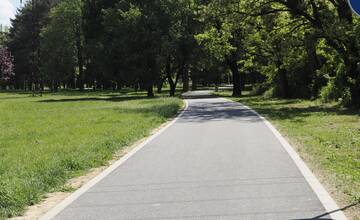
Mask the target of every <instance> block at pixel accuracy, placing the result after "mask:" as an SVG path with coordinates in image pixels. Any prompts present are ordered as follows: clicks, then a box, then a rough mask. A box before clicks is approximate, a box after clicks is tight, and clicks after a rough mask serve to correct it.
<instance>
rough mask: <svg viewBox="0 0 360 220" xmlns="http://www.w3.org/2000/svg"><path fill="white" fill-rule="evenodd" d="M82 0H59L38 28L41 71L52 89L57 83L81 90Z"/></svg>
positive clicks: (82, 65) (82, 78) (82, 87)
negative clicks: (45, 20)
mask: <svg viewBox="0 0 360 220" xmlns="http://www.w3.org/2000/svg"><path fill="white" fill-rule="evenodd" d="M81 23H82V1H81V0H63V1H62V2H60V3H59V4H58V5H57V6H55V7H54V8H53V9H52V10H51V11H50V15H49V22H48V24H47V25H46V26H45V27H44V28H43V29H42V33H41V36H42V41H41V42H42V47H41V49H42V51H43V53H42V55H43V56H42V60H43V62H42V72H43V73H44V75H45V76H46V77H47V80H48V81H49V82H48V83H49V84H50V85H51V89H52V90H57V88H58V87H59V84H60V82H64V81H65V82H66V84H68V85H70V87H72V88H80V89H81V90H82V89H84V70H83V69H84V58H83V33H82V25H81Z"/></svg>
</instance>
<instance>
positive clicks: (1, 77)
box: [0, 47, 14, 88]
mask: <svg viewBox="0 0 360 220" xmlns="http://www.w3.org/2000/svg"><path fill="white" fill-rule="evenodd" d="M13 75H14V65H13V58H12V56H11V54H10V52H9V50H8V49H7V48H5V47H0V88H1V87H2V86H4V85H6V84H7V83H8V82H9V80H10V79H11V77H12V76H13Z"/></svg>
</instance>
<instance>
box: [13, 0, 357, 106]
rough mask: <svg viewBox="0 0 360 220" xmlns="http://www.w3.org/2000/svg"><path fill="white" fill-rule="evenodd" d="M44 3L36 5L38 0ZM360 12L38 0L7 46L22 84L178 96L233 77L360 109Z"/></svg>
mask: <svg viewBox="0 0 360 220" xmlns="http://www.w3.org/2000/svg"><path fill="white" fill-rule="evenodd" d="M34 3H36V4H34ZM359 21H360V19H359V18H357V17H356V16H355V15H354V14H353V13H352V11H351V9H350V7H349V5H348V4H347V1H346V0H292V1H288V0H271V1H270V0H260V1H240V0H238V1H233V0H154V1H140V0H110V1H109V0H75V1H70V0H57V1H55V0H51V1H50V0H48V1H45V0H42V1H40V0H37V1H36V0H32V1H29V2H28V3H27V4H26V5H25V7H24V8H22V9H21V10H19V12H18V14H17V15H16V17H15V19H14V20H13V21H12V27H11V29H10V34H9V36H8V38H7V46H8V47H9V49H10V51H11V53H12V54H13V56H14V65H15V73H16V74H15V75H14V76H11V77H12V80H10V81H9V83H10V82H11V86H12V87H13V88H15V89H46V88H50V89H51V90H53V91H56V90H57V89H58V88H72V89H80V90H82V89H87V88H92V89H114V90H115V89H121V88H123V87H133V88H135V89H141V90H146V91H147V92H148V95H149V96H153V95H154V91H153V88H154V87H155V86H157V87H158V90H161V88H162V86H163V85H164V83H167V84H168V85H169V86H170V88H171V89H170V95H174V94H175V89H176V86H177V85H178V83H179V82H181V83H182V86H183V90H184V91H188V90H189V89H190V85H192V89H196V87H197V84H203V85H219V84H221V83H228V82H229V78H228V76H229V74H230V75H231V76H232V77H231V79H230V82H231V83H232V84H233V95H234V96H239V95H241V94H242V91H244V90H245V89H247V87H246V85H247V84H250V85H251V88H252V93H254V94H262V93H265V94H264V95H265V96H269V97H270V96H274V97H282V98H308V99H316V98H321V99H322V100H324V101H332V100H335V101H340V102H341V103H342V104H344V105H353V106H360V68H359V67H360V66H359V63H360V56H359V55H360V54H359V52H360V47H359V33H360V24H359Z"/></svg>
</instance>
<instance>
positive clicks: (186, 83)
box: [180, 58, 190, 92]
mask: <svg viewBox="0 0 360 220" xmlns="http://www.w3.org/2000/svg"><path fill="white" fill-rule="evenodd" d="M180 72H181V74H182V81H183V92H188V91H189V88H190V86H189V81H190V80H189V69H188V68H187V65H186V59H185V58H184V60H183V62H182V64H181V66H180Z"/></svg>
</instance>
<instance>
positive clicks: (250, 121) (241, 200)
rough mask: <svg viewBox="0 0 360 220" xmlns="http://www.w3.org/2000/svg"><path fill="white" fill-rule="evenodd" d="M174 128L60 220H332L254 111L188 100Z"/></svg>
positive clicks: (214, 101) (216, 101) (212, 101)
mask: <svg viewBox="0 0 360 220" xmlns="http://www.w3.org/2000/svg"><path fill="white" fill-rule="evenodd" d="M187 102H188V109H187V110H186V111H185V112H184V114H183V115H182V116H181V117H180V118H179V119H178V121H177V122H176V123H175V124H173V125H172V126H171V127H169V128H168V129H166V130H165V131H164V132H163V133H161V134H160V135H159V136H157V137H156V138H155V139H153V140H152V141H151V142H149V143H148V144H146V146H144V147H143V148H142V149H141V150H140V151H138V152H137V153H136V154H135V155H133V156H132V157H131V158H130V159H128V160H127V161H126V162H125V163H123V164H122V165H121V166H120V167H118V168H117V169H116V170H114V171H113V172H112V173H110V174H109V175H108V176H106V177H105V178H104V179H102V180H101V181H100V182H99V183H97V184H96V185H94V186H93V187H92V188H90V189H89V190H88V191H87V192H85V193H84V194H82V195H81V196H80V197H79V198H77V199H76V200H75V201H74V202H72V203H71V204H70V205H68V206H67V207H66V208H65V209H64V210H62V211H61V212H60V213H59V214H58V215H57V216H56V217H55V219H102V220H104V219H121V220H122V219H131V220H147V219H149V220H150V219H154V220H157V219H159V220H160V219H206V220H208V219H209V220H212V219H221V220H222V219H226V220H235V219H236V220H238V219H259V220H260V219H261V220H263V219H276V220H278V219H322V220H325V219H331V218H330V217H329V216H328V215H326V211H325V208H324V206H323V205H322V203H321V202H320V200H319V199H318V197H317V196H316V194H315V193H314V192H313V190H312V188H311V187H310V186H309V184H308V183H307V181H306V180H305V178H304V177H303V175H302V174H301V172H300V171H299V169H298V167H297V166H296V165H295V163H294V162H293V160H292V159H291V158H290V156H289V155H288V153H287V152H286V151H285V150H284V148H283V147H282V146H281V144H280V142H279V140H278V139H277V138H276V137H275V136H274V134H273V133H272V132H271V130H270V129H269V128H268V127H267V126H266V125H265V124H264V122H263V121H262V120H261V119H260V118H259V117H258V116H257V115H256V114H254V113H253V112H252V111H250V110H248V109H246V108H244V107H243V106H241V105H239V104H237V103H234V102H230V101H227V100H225V99H221V98H205V99H189V100H188V101H187Z"/></svg>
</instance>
